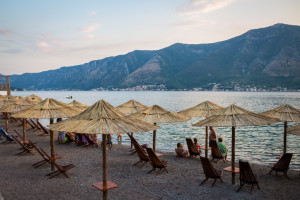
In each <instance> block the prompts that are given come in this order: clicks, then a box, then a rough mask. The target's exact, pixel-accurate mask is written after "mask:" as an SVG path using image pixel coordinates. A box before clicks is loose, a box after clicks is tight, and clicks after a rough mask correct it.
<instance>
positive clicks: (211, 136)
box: [209, 126, 217, 147]
mask: <svg viewBox="0 0 300 200" xmlns="http://www.w3.org/2000/svg"><path fill="white" fill-rule="evenodd" d="M209 130H210V132H209V147H211V141H216V140H217V134H216V131H215V129H214V127H212V126H210V127H209Z"/></svg>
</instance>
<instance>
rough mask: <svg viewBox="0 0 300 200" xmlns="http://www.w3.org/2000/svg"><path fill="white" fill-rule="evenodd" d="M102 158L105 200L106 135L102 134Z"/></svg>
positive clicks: (106, 193) (105, 196)
mask: <svg viewBox="0 0 300 200" xmlns="http://www.w3.org/2000/svg"><path fill="white" fill-rule="evenodd" d="M102 143H103V145H102V158H103V199H104V200H107V196H108V190H107V159H106V135H104V134H102Z"/></svg>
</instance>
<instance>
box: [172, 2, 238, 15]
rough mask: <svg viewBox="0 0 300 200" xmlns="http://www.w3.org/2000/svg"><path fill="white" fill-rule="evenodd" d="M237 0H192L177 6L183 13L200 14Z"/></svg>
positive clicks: (180, 12)
mask: <svg viewBox="0 0 300 200" xmlns="http://www.w3.org/2000/svg"><path fill="white" fill-rule="evenodd" d="M234 1H235V0H190V1H189V2H188V3H186V4H184V5H182V6H180V7H178V8H177V11H178V13H179V14H181V15H199V14H202V13H208V12H211V11H214V10H218V9H221V8H224V7H226V6H227V5H229V4H231V3H232V2H234Z"/></svg>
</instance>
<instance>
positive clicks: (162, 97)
mask: <svg viewBox="0 0 300 200" xmlns="http://www.w3.org/2000/svg"><path fill="white" fill-rule="evenodd" d="M30 94H36V95H38V96H40V97H42V98H43V99H45V98H55V99H57V100H60V101H62V102H65V103H70V102H72V101H73V100H77V101H79V102H82V103H84V104H87V105H92V104H94V103H95V102H96V101H98V100H100V99H104V100H106V101H108V102H109V103H110V104H112V105H113V106H118V105H120V104H122V103H125V102H127V101H128V100H130V99H134V100H136V101H139V102H141V103H142V104H144V105H146V106H151V105H159V106H161V107H163V108H165V109H167V110H170V111H172V112H179V111H181V110H184V109H187V108H190V107H192V106H195V105H197V104H199V103H202V102H203V101H207V100H208V101H212V102H214V103H216V104H218V105H220V106H222V107H227V106H228V105H230V104H236V105H237V106H240V107H242V108H245V109H247V110H250V111H252V112H257V113H260V112H263V111H267V110H270V109H272V108H275V107H278V106H281V105H283V104H290V105H292V106H294V107H296V108H298V109H300V92H212V91H13V92H12V95H14V96H23V97H25V96H28V95H30ZM66 96H72V97H73V98H72V99H67V98H66ZM202 119H204V118H196V117H195V118H192V119H191V120H189V121H187V122H181V123H166V124H158V125H159V126H160V128H159V129H158V130H157V138H156V149H157V150H158V151H161V152H174V149H175V147H176V144H177V143H178V142H181V143H184V146H185V148H187V146H186V142H185V138H186V137H190V138H197V139H198V142H199V143H200V145H201V146H204V145H205V127H194V126H192V124H194V123H196V122H198V121H200V120H202ZM41 122H42V123H43V124H44V125H48V124H49V120H41ZM297 124H298V123H293V122H288V126H293V125H297ZM215 130H216V133H217V137H222V138H223V139H224V143H225V145H226V146H227V148H228V149H229V154H228V155H229V157H228V159H229V160H230V159H231V158H230V156H231V127H215ZM134 135H135V137H136V138H138V139H139V142H140V143H141V144H144V143H147V144H149V145H150V146H152V132H146V133H137V134H134ZM29 137H30V136H29ZM113 138H114V140H113V141H114V143H116V142H117V141H116V136H113ZM126 138H128V136H127V135H124V136H123V141H122V144H124V145H130V142H129V141H128V140H126ZM235 142H236V143H235V145H236V146H235V149H236V150H235V153H236V161H238V159H244V160H248V161H249V162H250V163H255V164H260V165H271V163H275V162H276V161H277V160H278V159H276V156H278V155H281V154H282V151H283V122H280V123H276V124H271V125H264V126H247V127H236V140H235ZM202 152H203V151H202ZM287 152H290V153H294V157H293V159H292V162H291V166H290V168H291V169H294V170H299V171H300V137H299V136H295V135H292V134H288V136H287ZM174 155H175V153H174ZM203 155H204V152H203ZM228 165H229V163H228Z"/></svg>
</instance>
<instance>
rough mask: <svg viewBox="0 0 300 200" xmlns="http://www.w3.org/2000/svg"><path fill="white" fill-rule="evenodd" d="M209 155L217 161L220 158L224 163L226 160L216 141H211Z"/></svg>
mask: <svg viewBox="0 0 300 200" xmlns="http://www.w3.org/2000/svg"><path fill="white" fill-rule="evenodd" d="M211 156H212V160H215V159H216V160H217V163H219V161H220V160H223V162H224V163H225V162H226V159H225V156H223V154H222V152H221V150H220V148H219V146H218V144H217V142H216V141H211Z"/></svg>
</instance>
